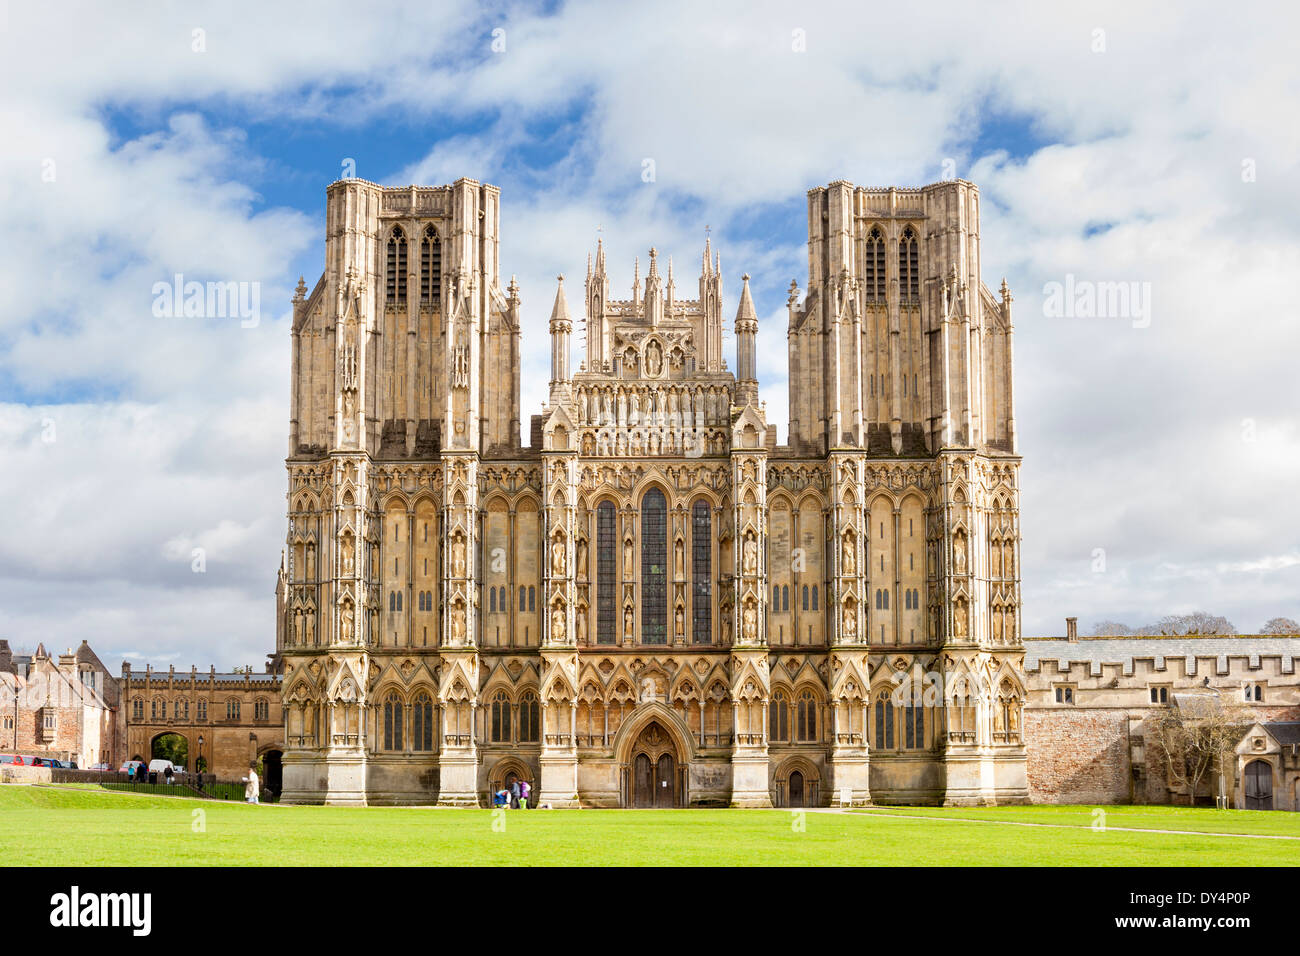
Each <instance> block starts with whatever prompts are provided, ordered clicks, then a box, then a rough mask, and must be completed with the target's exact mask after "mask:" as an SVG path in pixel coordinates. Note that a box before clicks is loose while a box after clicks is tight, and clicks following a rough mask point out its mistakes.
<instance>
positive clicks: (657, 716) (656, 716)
mask: <svg viewBox="0 0 1300 956" xmlns="http://www.w3.org/2000/svg"><path fill="white" fill-rule="evenodd" d="M655 721H658V723H659V725H660V726H662V727H663V728H664V729H665V730H666V731H668V735H669V737H671V738H672V742H673V747H674V748H675V749H676V751H677V760H678V763H682V764H685V763H689V762H690V761H692V760H694V759H695V738H694V737H693V736H692V734H691V729H690V728H689V727H687V726H686V723H685V721H683V720H682V718H681V716H680V715H679V714H678V713H677V711H675V710H673V708H671V707H669V706H668V705H667V704H665V703H663V702H662V701H657V700H655V701H648V702H646V703H643V704H639V705H638V706H637V708H636V709H635V710H634V711H632V713H631V714H629V715H628V717H627V719H626V720H624V721H623V723H622V724H621V725H620V726H619V728H618V733H616V734H614V740H613V741H612V745H613V751H614V759H615V760H617V761H618V762H619V763H623V764H626V763H628V762H630V761H631V759H632V747H633V745H635V744H636V741H637V738H638V737H640V736H641V731H643V730H645V728H646V727H648V726H649V725H650V724H651V723H654V722H655Z"/></svg>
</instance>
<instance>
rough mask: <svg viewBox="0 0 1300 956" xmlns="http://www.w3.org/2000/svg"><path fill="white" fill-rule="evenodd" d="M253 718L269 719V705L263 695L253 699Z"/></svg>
mask: <svg viewBox="0 0 1300 956" xmlns="http://www.w3.org/2000/svg"><path fill="white" fill-rule="evenodd" d="M253 718H254V719H255V720H270V719H271V705H270V704H269V703H267V700H266V698H265V697H259V698H257V700H255V701H253Z"/></svg>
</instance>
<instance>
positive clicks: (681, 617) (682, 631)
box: [676, 607, 686, 639]
mask: <svg viewBox="0 0 1300 956" xmlns="http://www.w3.org/2000/svg"><path fill="white" fill-rule="evenodd" d="M676 620H677V637H678V638H679V639H681V638H684V637H685V636H686V612H685V611H684V610H682V608H681V607H678V608H677V619H676Z"/></svg>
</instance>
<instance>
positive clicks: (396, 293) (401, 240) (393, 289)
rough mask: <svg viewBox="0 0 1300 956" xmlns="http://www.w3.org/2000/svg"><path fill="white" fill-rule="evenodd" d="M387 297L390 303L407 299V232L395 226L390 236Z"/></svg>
mask: <svg viewBox="0 0 1300 956" xmlns="http://www.w3.org/2000/svg"><path fill="white" fill-rule="evenodd" d="M386 279H387V287H386V291H387V298H388V301H389V303H398V302H405V301H406V233H404V232H402V227H401V226H394V227H393V232H392V234H391V235H390V236H389V237H388V269H387V272H386Z"/></svg>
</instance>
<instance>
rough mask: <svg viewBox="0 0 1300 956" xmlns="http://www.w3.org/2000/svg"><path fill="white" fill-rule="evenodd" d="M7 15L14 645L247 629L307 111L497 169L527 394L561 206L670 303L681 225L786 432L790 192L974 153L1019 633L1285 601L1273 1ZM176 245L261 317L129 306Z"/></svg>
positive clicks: (1283, 15)
mask: <svg viewBox="0 0 1300 956" xmlns="http://www.w3.org/2000/svg"><path fill="white" fill-rule="evenodd" d="M7 15H8V22H7V31H6V35H7V38H8V45H7V49H6V55H5V56H4V57H0V80H2V82H0V133H2V134H3V135H4V138H5V142H6V149H5V151H4V152H3V155H0V243H2V244H3V251H4V255H3V256H0V295H3V300H4V301H5V302H6V303H7V307H6V308H5V309H3V310H0V400H3V402H4V404H3V405H0V448H3V451H4V455H5V462H6V466H7V467H6V468H5V469H4V470H3V472H0V489H2V490H3V491H4V492H5V493H6V497H7V500H9V501H11V502H15V503H18V504H17V506H16V507H12V508H11V509H10V519H9V521H10V528H9V531H10V533H9V534H7V535H5V536H4V537H3V538H0V594H3V596H4V599H5V602H6V607H7V611H8V612H9V613H8V614H7V618H6V619H7V622H8V625H9V633H8V634H7V635H5V636H8V637H9V638H10V639H11V640H16V641H18V642H20V643H25V644H33V645H34V644H35V642H36V641H38V640H46V641H47V642H48V643H51V644H68V643H76V642H77V641H79V640H80V639H81V638H82V637H86V638H88V639H90V640H91V641H92V643H94V644H95V646H96V647H97V649H98V650H99V651H100V653H101V656H104V657H105V659H106V660H110V659H112V658H113V657H114V656H130V657H132V658H133V659H140V658H149V659H152V660H154V661H155V662H158V663H167V662H175V663H177V664H179V665H186V664H188V663H189V662H191V661H193V662H197V663H199V664H200V665H204V664H206V663H207V662H212V663H215V664H217V665H218V666H220V667H228V666H233V665H235V664H245V663H255V662H256V661H257V660H258V659H260V657H261V655H262V654H264V653H266V652H267V651H269V650H270V649H271V646H272V641H273V633H274V622H273V614H272V609H273V606H274V605H273V593H272V585H273V581H274V571H275V568H276V565H277V563H278V557H279V552H280V547H281V544H282V540H283V520H284V471H283V464H282V459H283V454H284V440H285V432H286V428H287V425H286V419H287V396H288V336H287V328H286V326H287V321H286V320H287V313H288V300H289V297H290V295H291V294H292V288H293V285H294V283H295V282H296V279H297V272H298V271H306V272H310V274H308V275H307V276H306V278H307V280H308V283H309V284H311V283H312V282H314V280H315V278H316V275H318V274H319V269H320V251H321V249H322V248H323V242H322V239H323V223H322V222H321V221H320V216H319V205H316V206H312V207H303V203H301V202H296V203H295V202H294V201H290V200H288V199H286V198H285V196H284V195H283V194H282V192H281V190H280V189H279V188H278V185H279V183H280V180H279V179H277V174H278V173H283V172H284V171H285V170H286V169H287V170H289V171H290V173H291V174H292V172H293V170H294V169H295V168H296V167H297V166H298V165H301V164H304V163H307V162H310V163H312V164H319V165H322V166H323V167H325V168H328V169H333V170H336V169H337V168H338V159H337V158H335V157H330V158H329V159H328V161H326V162H324V163H319V159H320V158H319V157H317V156H311V157H307V156H305V155H304V154H303V153H301V152H297V151H295V141H296V140H297V139H298V138H300V136H301V135H304V134H303V131H304V130H311V131H320V130H327V131H331V133H332V134H333V135H334V137H335V141H343V142H355V143H356V144H358V146H362V145H364V144H367V143H372V142H380V143H382V144H383V151H382V156H383V162H384V165H383V166H382V167H381V168H375V169H374V170H369V169H367V170H363V171H362V173H363V175H365V176H366V178H372V179H377V180H379V181H383V182H388V183H405V182H411V181H417V182H447V181H451V180H453V179H455V178H458V177H460V176H463V175H464V176H471V177H474V178H478V179H483V180H487V181H491V182H494V183H497V184H498V185H500V186H502V187H503V213H502V220H503V221H502V262H503V267H504V270H505V272H506V274H507V275H509V274H511V273H514V274H517V275H518V276H519V279H520V283H521V285H522V288H523V297H524V301H525V332H524V349H523V354H524V356H525V365H524V368H523V376H524V387H523V400H524V404H525V411H526V414H527V413H531V412H535V411H536V410H537V409H538V408H539V407H540V403H541V401H542V400H543V397H544V394H545V382H546V379H547V378H548V369H547V367H546V353H547V348H546V342H545V335H546V332H545V328H546V317H547V315H548V314H549V311H550V305H551V301H552V298H553V296H554V288H555V275H556V274H557V273H558V272H564V273H565V274H566V275H567V276H568V280H569V286H570V292H569V299H570V304H571V305H574V304H576V303H577V302H578V301H579V300H580V295H579V294H577V290H578V289H580V287H581V286H580V283H581V274H582V272H583V270H584V268H585V262H586V255H587V253H588V252H589V251H590V250H591V249H592V248H593V247H594V243H595V239H596V236H597V235H598V234H599V235H601V236H602V237H603V239H604V242H605V244H606V249H607V253H608V256H609V261H610V267H611V281H612V284H613V285H614V287H615V288H616V289H618V290H620V294H622V290H625V289H626V288H628V287H630V283H631V270H632V258H633V256H636V255H640V256H641V258H642V270H643V273H644V270H645V267H646V261H645V254H646V250H647V249H648V248H649V246H651V245H655V246H657V247H658V248H659V249H660V250H661V252H662V253H663V254H664V255H672V256H673V258H674V266H675V271H676V276H677V281H678V288H679V290H681V293H682V294H684V295H687V296H691V295H693V294H694V292H693V289H694V282H695V277H696V275H697V274H698V270H699V255H700V251H701V249H702V246H703V241H704V228H705V226H706V225H707V226H709V227H710V229H711V234H712V240H713V243H714V247H715V248H716V249H718V250H720V251H721V253H722V258H723V268H724V274H725V290H726V293H727V299H728V303H727V305H726V306H725V307H726V308H727V309H728V315H730V314H731V312H732V310H734V308H735V302H736V298H737V296H738V294H739V289H740V274H741V273H742V272H745V271H748V272H749V273H751V274H752V275H753V277H754V278H753V281H752V285H753V290H754V294H755V299H756V306H757V308H758V311H759V315H760V332H759V345H760V350H759V371H760V376H761V377H762V380H763V392H762V396H763V398H764V400H766V401H767V403H768V416H769V420H772V421H774V422H776V423H777V425H778V428H779V430H780V432H781V433H782V434H784V432H785V416H786V404H787V403H786V398H787V396H786V384H785V336H784V330H785V321H786V316H785V291H786V288H787V286H788V285H789V282H790V280H791V279H792V278H796V279H798V281H799V284H800V285H801V286H802V285H804V284H805V283H806V261H807V260H806V253H805V251H804V248H803V240H804V235H803V231H804V207H803V194H804V191H805V190H806V189H808V188H809V187H811V186H814V185H818V184H822V183H825V182H828V181H830V180H833V179H840V178H844V179H849V180H851V181H854V182H857V183H861V184H866V185H889V184H899V185H915V184H920V183H924V182H930V181H934V180H936V179H938V178H941V177H942V176H944V175H948V174H956V175H959V176H962V177H964V178H969V179H972V180H974V181H976V182H978V183H979V184H980V186H981V189H982V193H983V196H984V212H983V221H982V223H981V226H982V237H981V238H982V244H983V245H982V255H983V272H984V278H985V281H986V282H987V283H988V284H989V285H990V286H996V284H997V282H998V281H999V280H1000V278H1001V277H1002V276H1004V275H1005V276H1006V277H1007V279H1008V281H1009V283H1010V285H1011V286H1012V289H1013V291H1014V293H1015V295H1016V304H1015V314H1016V324H1017V342H1016V358H1017V403H1018V408H1017V412H1018V414H1017V418H1018V425H1019V428H1020V435H1021V449H1022V452H1023V454H1024V456H1025V465H1024V472H1023V500H1022V507H1023V527H1024V535H1025V540H1024V556H1023V562H1022V566H1023V571H1024V598H1025V629H1026V632H1027V633H1031V634H1032V633H1052V632H1054V631H1058V630H1060V625H1059V623H1058V622H1059V620H1060V618H1062V617H1064V616H1066V615H1067V614H1071V615H1074V614H1077V615H1078V616H1079V617H1081V618H1082V620H1083V626H1084V627H1085V628H1086V627H1087V626H1088V624H1089V622H1090V621H1091V620H1099V619H1103V618H1128V619H1131V622H1132V623H1140V622H1142V621H1146V620H1149V619H1154V618H1156V617H1158V616H1160V615H1162V614H1165V613H1170V612H1178V611H1188V610H1192V609H1193V608H1195V607H1202V606H1203V607H1206V608H1207V609H1209V610H1212V611H1214V612H1217V613H1222V614H1225V615H1226V616H1228V617H1229V618H1230V619H1232V620H1233V621H1234V622H1235V623H1236V624H1237V626H1238V628H1239V629H1240V630H1251V629H1254V628H1255V627H1257V626H1258V624H1259V622H1261V621H1263V620H1265V619H1267V618H1269V617H1273V616H1276V615H1279V614H1285V615H1288V616H1292V617H1296V616H1300V608H1298V607H1297V606H1296V603H1295V602H1296V598H1295V594H1296V593H1298V589H1297V584H1300V564H1298V563H1297V561H1296V560H1295V548H1294V544H1295V542H1294V535H1290V537H1288V532H1287V531H1286V529H1288V528H1293V527H1295V526H1296V525H1297V518H1300V514H1298V513H1297V511H1298V509H1300V505H1297V503H1296V501H1295V498H1294V495H1293V493H1292V491H1291V489H1292V486H1293V485H1294V480H1293V479H1292V477H1291V476H1292V475H1294V474H1295V473H1296V469H1297V467H1300V435H1298V433H1297V414H1296V412H1297V409H1296V402H1295V399H1294V397H1293V394H1292V392H1293V388H1292V381H1293V379H1294V372H1293V369H1292V366H1293V365H1294V356H1295V355H1296V354H1297V346H1300V323H1297V322H1296V318H1297V316H1296V311H1297V305H1296V304H1295V297H1294V296H1293V295H1292V294H1290V293H1291V290H1290V288H1289V285H1290V282H1289V280H1290V279H1291V278H1292V277H1293V276H1295V275H1296V274H1298V273H1300V232H1298V230H1297V227H1296V225H1295V224H1296V222H1297V221H1300V216H1298V215H1297V213H1300V208H1297V207H1298V206H1300V194H1298V193H1297V192H1296V191H1295V190H1294V189H1293V188H1292V187H1291V184H1292V183H1293V182H1294V181H1295V178H1296V173H1297V171H1298V170H1297V168H1296V167H1297V162H1298V161H1297V159H1296V157H1297V155H1300V142H1298V140H1300V129H1297V128H1296V126H1295V124H1288V123H1285V122H1279V119H1278V118H1279V117H1282V116H1286V115H1292V114H1294V113H1295V112H1296V111H1297V110H1296V108H1297V106H1298V105H1300V90H1298V89H1297V83H1296V81H1295V78H1294V72H1293V71H1292V70H1289V69H1288V68H1287V67H1286V64H1289V63H1290V60H1291V55H1292V51H1291V50H1290V48H1289V43H1290V41H1289V37H1290V36H1291V35H1292V34H1293V32H1294V27H1295V25H1296V24H1295V22H1294V19H1295V14H1294V13H1289V12H1287V11H1281V10H1279V11H1272V12H1270V13H1269V14H1268V15H1267V16H1268V22H1267V23H1265V22H1263V19H1264V17H1265V14H1264V12H1263V11H1259V12H1255V11H1252V10H1243V11H1240V12H1239V14H1236V15H1234V16H1233V17H1232V18H1231V19H1230V20H1227V21H1225V20H1224V18H1223V17H1222V14H1221V10H1220V9H1219V8H1216V7H1211V6H1209V5H1178V6H1176V7H1175V6H1170V7H1167V8H1159V7H1156V8H1149V9H1148V8H1138V9H1135V8H1133V7H1132V6H1131V5H1122V4H1115V5H1109V6H1108V5H1102V6H1099V7H1097V6H1094V7H1092V8H1090V9H1089V10H1088V11H1087V12H1086V13H1082V12H1077V11H1074V10H1072V9H1065V8H1060V7H1057V6H1053V5H1037V6H1029V7H1025V8H1023V9H1020V10H1018V11H1017V13H1016V14H1015V16H1014V17H1004V18H1001V19H999V18H998V15H997V11H996V10H989V9H987V8H983V7H975V6H972V5H969V4H965V5H962V4H940V5H939V6H937V7H936V6H934V5H931V6H929V7H926V8H924V9H920V8H905V7H895V8H889V9H883V10H882V9H877V8H866V7H863V6H862V5H860V4H850V3H844V4H829V5H826V6H819V7H817V8H809V7H806V6H803V5H794V4H775V3H767V4H724V5H720V6H712V7H708V8H701V7H700V6H699V5H697V4H689V3H685V2H680V3H663V4H655V5H630V6H626V7H611V6H610V5H606V4H599V3H595V2H571V3H566V4H563V5H560V6H558V7H555V8H553V9H552V8H548V9H546V10H545V11H538V10H536V9H535V8H533V7H531V6H528V5H513V4H507V5H500V6H496V7H488V8H480V7H478V6H475V5H471V4H439V5H437V7H436V9H435V8H434V6H428V7H425V8H418V7H417V8H410V9H408V8H406V7H405V6H404V5H396V4H395V5H391V6H390V5H385V4H380V5H371V6H367V7H366V8H365V9H364V11H362V10H361V9H360V8H357V7H356V6H355V4H343V3H321V4H316V5H314V6H313V7H312V9H311V10H310V11H309V12H303V11H295V10H287V9H282V8H279V7H277V6H275V5H270V4H224V5H213V6H209V7H203V6H185V7H168V8H165V9H162V10H159V11H154V12H153V13H152V14H150V15H148V16H146V15H145V14H143V13H141V14H137V15H135V16H123V15H121V14H120V12H117V11H111V10H108V9H105V8H102V7H100V6H97V5H91V4H87V5H84V6H81V7H79V8H76V9H74V10H73V11H72V12H70V13H61V14H59V18H58V21H57V22H56V21H55V19H54V14H53V13H51V12H50V11H46V10H43V9H41V8H38V7H30V6H29V7H22V8H19V7H16V6H13V5H11V6H10V7H9V8H8V11H7ZM1288 21H1290V22H1288ZM1189 51H1197V55H1190V54H1189ZM1201 54H1205V55H1201ZM1211 54H1212V56H1211ZM55 63H57V64H58V68H57V69H55V68H53V67H52V66H51V65H52V64H55ZM266 129H271V130H275V131H276V135H274V136H266V135H264V134H263V135H259V134H258V133H257V131H258V130H266ZM344 155H349V153H345V154H344ZM647 161H650V163H651V164H652V167H650V168H652V169H653V173H654V175H653V177H652V180H651V181H649V182H647V181H646V176H645V173H646V170H647V168H648V167H647ZM370 162H371V164H373V163H374V159H373V158H372V159H371V160H370ZM277 171H278V173H277ZM311 175H312V176H314V175H316V173H315V165H313V167H312V170H311ZM323 185H324V184H323V183H322V184H321V186H322V190H321V192H322V193H323ZM314 201H315V202H316V203H318V204H319V202H320V201H321V200H320V197H317V198H316V199H315V200H314ZM598 228H599V233H598V232H597V229H598ZM312 270H314V271H312ZM178 273H179V274H182V275H184V276H185V277H186V278H192V279H194V280H197V281H201V282H208V281H219V282H236V283H244V284H247V285H248V286H249V287H255V288H256V289H257V290H258V296H259V301H260V304H261V313H260V315H259V319H258V322H257V323H256V324H255V325H252V326H251V327H245V325H244V324H243V323H241V322H240V321H239V320H238V318H229V317H226V318H217V317H212V318H190V319H185V318H172V317H158V316H156V315H155V314H154V310H153V308H152V305H153V297H154V287H155V284H156V283H158V282H167V281H170V280H171V279H172V277H173V276H175V275H176V274H178ZM1067 276H1070V277H1073V278H1074V279H1078V280H1082V281H1090V282H1117V281H1125V282H1128V281H1133V282H1137V283H1140V284H1144V285H1143V287H1144V288H1147V289H1149V291H1150V297H1151V298H1150V303H1151V311H1150V316H1149V319H1150V321H1149V323H1147V324H1143V323H1140V322H1134V321H1132V319H1127V318H1124V317H1120V318H1082V317H1078V318H1067V317H1052V316H1050V315H1049V314H1048V312H1049V310H1048V309H1047V308H1046V307H1045V299H1046V292H1045V290H1046V289H1047V287H1048V284H1049V283H1054V282H1065V281H1066V277H1067ZM575 338H579V337H578V336H575ZM579 340H580V339H579ZM578 360H580V359H579V357H578V356H575V364H576V362H577V361H578ZM51 435H52V436H53V437H52V438H51ZM196 549H200V550H201V551H202V552H203V553H204V555H205V556H206V569H205V570H204V571H203V572H202V573H196V572H195V571H194V570H193V569H192V563H193V554H194V552H195V550H196ZM1099 551H1100V552H1101V553H1102V554H1103V555H1104V560H1103V561H1102V562H1101V564H1100V565H1098V562H1097V553H1098V552H1099ZM1099 567H1100V568H1101V570H1098V568H1099Z"/></svg>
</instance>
